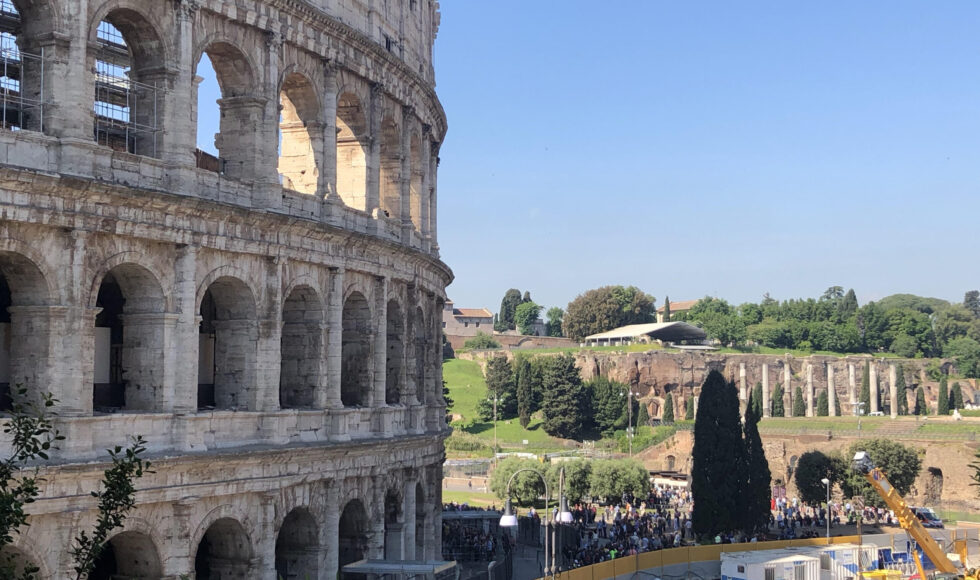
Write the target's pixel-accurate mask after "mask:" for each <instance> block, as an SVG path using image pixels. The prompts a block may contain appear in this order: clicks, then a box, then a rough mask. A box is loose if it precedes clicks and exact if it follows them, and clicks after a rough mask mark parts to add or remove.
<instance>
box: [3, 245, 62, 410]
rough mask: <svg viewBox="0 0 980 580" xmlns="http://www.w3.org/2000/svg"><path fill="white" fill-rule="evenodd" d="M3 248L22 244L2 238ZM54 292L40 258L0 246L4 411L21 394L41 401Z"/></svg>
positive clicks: (45, 382)
mask: <svg viewBox="0 0 980 580" xmlns="http://www.w3.org/2000/svg"><path fill="white" fill-rule="evenodd" d="M3 241H4V242H6V243H2V244H0V246H2V247H4V248H11V247H14V248H16V247H18V246H20V245H21V244H20V243H19V242H16V241H14V240H10V239H8V240H3ZM51 298H52V290H51V288H50V286H49V278H48V277H47V276H45V274H44V272H42V270H41V268H40V267H39V266H38V262H36V261H35V260H33V259H31V258H30V257H28V256H26V255H24V254H22V253H19V252H14V251H8V250H6V249H4V250H0V411H9V410H10V408H11V405H12V403H13V401H14V399H15V398H17V393H16V392H15V389H12V387H14V386H17V385H20V387H21V388H23V389H25V394H26V397H27V399H28V400H34V401H37V400H39V397H40V394H41V392H42V389H47V388H49V386H48V384H47V380H46V378H47V373H48V360H49V358H50V357H51V356H52V351H51V346H50V341H49V338H50V332H51V323H50V316H48V308H47V305H48V304H50V303H51Z"/></svg>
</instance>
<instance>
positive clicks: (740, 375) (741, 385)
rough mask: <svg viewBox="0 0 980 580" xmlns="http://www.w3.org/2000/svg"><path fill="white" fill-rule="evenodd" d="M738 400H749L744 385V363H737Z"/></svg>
mask: <svg viewBox="0 0 980 580" xmlns="http://www.w3.org/2000/svg"><path fill="white" fill-rule="evenodd" d="M738 400H739V401H748V400H749V395H748V388H747V386H746V384H745V363H738Z"/></svg>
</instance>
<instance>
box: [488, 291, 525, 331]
mask: <svg viewBox="0 0 980 580" xmlns="http://www.w3.org/2000/svg"><path fill="white" fill-rule="evenodd" d="M520 304H521V291H520V290H518V289H517V288H511V289H510V290H508V291H507V292H505V293H504V298H503V299H502V300H501V301H500V313H499V315H498V316H497V326H496V327H495V328H494V330H496V331H498V332H504V331H506V330H514V328H515V325H514V314H515V313H516V312H517V307H518V306H519V305H520Z"/></svg>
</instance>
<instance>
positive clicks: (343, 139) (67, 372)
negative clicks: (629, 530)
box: [0, 0, 452, 579]
mask: <svg viewBox="0 0 980 580" xmlns="http://www.w3.org/2000/svg"><path fill="white" fill-rule="evenodd" d="M13 5H14V6H15V8H16V11H17V13H18V14H16V15H12V17H16V18H19V20H20V24H19V25H18V27H17V28H16V29H15V30H14V31H13V32H12V33H13V34H15V35H16V37H17V42H18V44H19V46H20V47H21V50H22V51H23V52H24V54H25V57H24V58H25V60H24V63H25V64H24V67H23V81H22V85H21V87H22V89H21V90H22V91H23V92H24V93H25V94H30V95H34V96H37V97H39V98H41V99H42V100H43V107H41V108H40V109H37V110H36V111H34V112H31V113H30V114H29V115H28V116H27V117H25V119H24V120H23V123H22V125H21V126H19V128H20V129H21V130H19V131H6V130H0V276H2V278H3V280H4V282H5V283H6V286H8V287H9V289H10V292H9V298H5V297H4V295H3V293H0V302H2V304H0V307H2V308H6V310H7V311H8V312H9V314H10V321H9V323H4V324H9V333H10V337H11V340H10V347H9V351H8V352H6V353H4V354H5V355H6V356H7V358H8V359H9V361H10V365H9V372H8V374H9V382H10V384H11V385H18V384H19V385H23V386H24V387H26V388H27V397H29V398H37V397H39V396H40V394H41V393H45V392H50V393H52V394H53V395H54V396H55V397H57V399H58V401H59V402H58V405H57V407H56V408H57V411H58V413H59V418H58V426H59V429H60V430H61V431H62V433H63V434H64V435H65V436H66V439H65V441H64V442H63V444H62V445H61V448H60V449H58V450H56V451H55V452H54V453H53V466H50V467H47V468H45V470H44V477H45V483H44V487H43V489H42V498H41V499H40V501H38V502H36V503H34V504H31V505H30V506H29V509H30V513H31V518H30V524H31V525H30V527H29V528H26V529H25V530H23V532H22V533H21V534H20V535H19V536H18V538H17V540H16V543H15V546H14V548H12V549H13V551H14V553H15V555H16V556H17V557H18V558H22V559H26V560H30V561H32V562H33V563H35V564H36V565H37V566H39V567H40V568H41V578H65V577H70V576H73V574H72V572H71V569H72V563H71V559H70V556H69V552H68V550H69V547H70V544H71V538H72V537H73V536H74V535H75V534H77V533H78V532H79V531H80V530H83V529H90V528H91V527H92V525H93V523H94V515H95V512H94V504H93V502H92V498H91V497H90V496H89V495H88V492H89V491H91V490H94V489H96V488H97V485H98V480H99V478H100V477H101V470H102V469H103V468H104V465H101V464H99V463H98V461H102V460H104V459H105V454H104V450H105V449H106V448H109V447H112V446H114V445H117V444H124V443H125V442H126V439H127V438H128V437H129V436H130V435H132V434H137V433H138V434H142V435H143V436H144V437H145V438H146V439H147V441H148V445H149V449H150V453H151V454H152V455H153V457H154V461H155V473H153V474H150V475H147V476H146V477H145V478H144V479H142V480H141V481H140V482H139V484H138V487H139V488H140V491H139V493H138V495H137V501H138V505H137V507H136V509H135V510H134V511H133V512H132V514H131V516H130V517H129V518H128V519H127V521H126V524H125V526H124V528H123V529H122V530H120V531H118V533H116V534H115V535H114V537H113V538H112V539H111V541H110V550H111V551H112V553H113V555H114V560H115V563H114V564H112V566H111V567H113V570H112V571H110V572H108V573H110V574H117V575H120V576H126V577H146V578H168V579H170V578H172V579H176V578H179V577H189V578H195V577H196V578H198V579H202V578H219V577H220V578H226V577H241V578H270V579H272V578H276V577H277V575H281V576H282V577H290V578H292V577H296V578H307V577H308V578H335V577H336V575H337V571H338V569H339V567H340V566H342V565H343V564H345V563H348V562H350V561H352V560H354V559H359V558H362V557H372V558H375V557H383V556H384V555H388V556H389V557H392V558H396V559H435V558H438V557H440V555H441V546H440V543H441V522H440V515H439V514H440V512H441V492H440V489H441V478H442V467H441V466H442V460H443V453H444V452H443V445H442V441H443V438H444V437H445V435H446V432H445V419H444V418H445V403H444V400H443V398H442V388H441V387H442V383H441V380H442V371H441V365H440V362H441V337H440V332H441V329H440V315H441V311H442V308H443V303H444V300H445V287H446V285H447V284H449V282H450V281H451V279H452V273H451V272H450V270H449V269H448V267H447V266H446V265H445V264H443V263H442V262H441V261H440V260H439V248H438V242H437V236H436V231H437V228H436V216H437V208H436V200H437V187H436V184H437V175H436V173H437V167H438V153H439V147H440V145H441V143H442V140H443V139H444V137H445V132H446V119H445V114H444V112H443V110H442V107H441V105H440V103H439V101H438V99H437V97H436V95H435V92H434V86H435V80H434V78H435V77H434V73H433V69H432V44H433V41H434V38H435V34H436V31H437V29H438V25H439V17H438V3H437V2H435V1H434V0H387V1H383V2H373V1H372V2H367V1H361V0H250V1H246V2H240V1H232V0H154V1H153V2H146V1H142V0H14V1H13ZM8 16H11V15H8ZM101 22H107V23H109V24H111V25H112V26H113V27H115V28H116V29H118V30H119V31H120V33H121V34H122V36H123V37H124V40H125V47H124V48H125V51H128V53H129V59H130V61H129V64H130V66H131V69H130V71H131V73H130V76H131V77H132V78H133V79H134V80H138V81H139V82H142V83H148V84H152V85H153V86H154V87H155V89H154V90H155V91H156V93H157V94H158V96H159V101H158V103H157V104H158V108H157V109H156V111H155V117H154V120H153V121H152V122H153V123H154V124H155V128H154V130H153V131H150V132H147V133H141V134H140V136H139V137H138V138H136V139H135V140H134V141H133V143H131V144H129V145H125V146H123V147H121V148H119V147H116V148H112V147H109V146H107V145H105V144H101V142H97V141H96V140H95V139H93V131H94V128H97V127H98V124H97V123H98V120H97V118H96V116H95V115H93V103H94V102H95V100H94V99H95V92H94V89H93V87H94V83H95V78H94V76H93V73H92V70H93V68H95V63H96V62H97V61H98V59H99V58H103V57H102V56H100V55H101V54H102V53H101V52H100V51H102V50H105V46H104V43H102V44H100V42H101V41H100V39H99V37H98V34H97V32H96V31H97V29H98V27H99V26H100V23H101ZM29 55H36V56H37V58H38V59H40V60H39V61H37V62H43V64H44V66H43V67H33V65H28V64H27V62H28V61H27V57H28V56H29ZM203 55H207V56H208V58H210V60H211V62H212V64H213V65H214V67H215V70H216V73H217V76H218V82H219V84H220V86H221V92H222V94H221V98H220V100H219V107H220V111H221V122H220V133H219V134H217V135H216V136H215V142H216V144H217V146H218V149H219V156H218V158H217V159H215V160H213V163H212V165H208V164H207V163H203V162H202V161H201V159H202V156H201V154H200V152H195V144H196V142H197V118H196V115H197V112H198V111H199V110H200V109H201V107H200V105H201V104H202V103H200V102H199V99H198V95H197V87H198V84H199V82H200V81H199V78H198V77H196V71H197V66H198V63H199V62H200V61H201V59H202V56H203ZM32 62H33V61H32ZM134 86H135V85H134ZM42 88H43V90H42ZM141 90H142V89H141ZM131 114H132V116H133V118H137V119H142V118H143V117H141V115H145V113H144V112H142V111H137V110H136V109H133V110H132V111H131ZM383 131H387V135H385V134H384V133H383ZM280 139H281V143H282V145H281V149H279V143H280ZM383 144H384V146H382V145H383ZM382 194H383V196H382ZM100 393H102V395H100ZM100 396H101V397H102V398H101V399H100ZM386 501H387V503H388V504H389V506H391V507H393V509H392V510H390V512H391V513H394V514H396V515H395V516H393V517H389V518H388V519H387V520H386V518H385V510H384V507H385V503H386Z"/></svg>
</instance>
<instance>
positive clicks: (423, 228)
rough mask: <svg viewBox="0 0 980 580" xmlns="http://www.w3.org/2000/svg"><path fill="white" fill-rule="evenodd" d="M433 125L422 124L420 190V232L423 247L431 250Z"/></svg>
mask: <svg viewBox="0 0 980 580" xmlns="http://www.w3.org/2000/svg"><path fill="white" fill-rule="evenodd" d="M431 142H432V126H431V125H428V124H423V125H422V143H421V154H422V159H421V164H422V167H421V169H422V188H421V191H419V197H420V198H421V199H419V224H420V226H419V234H420V235H421V236H422V249H423V251H426V252H427V251H429V248H430V246H431V244H432V238H431V232H430V225H429V190H430V189H431V188H432V174H431V172H432V146H431V145H430V143H431Z"/></svg>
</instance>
